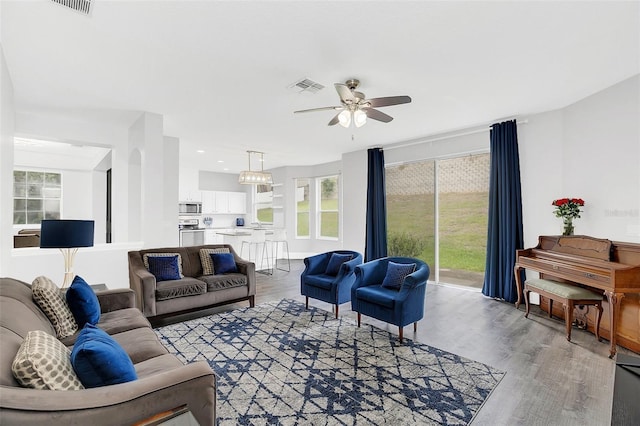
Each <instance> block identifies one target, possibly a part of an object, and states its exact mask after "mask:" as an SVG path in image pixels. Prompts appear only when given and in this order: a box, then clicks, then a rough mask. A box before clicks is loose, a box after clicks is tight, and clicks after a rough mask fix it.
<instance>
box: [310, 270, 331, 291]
mask: <svg viewBox="0 0 640 426" xmlns="http://www.w3.org/2000/svg"><path fill="white" fill-rule="evenodd" d="M335 279H336V277H333V276H331V275H325V274H320V275H307V276H306V277H305V278H304V283H305V284H306V285H312V286H314V287H320V288H324V289H327V290H329V289H331V287H332V286H333V282H334V281H335Z"/></svg>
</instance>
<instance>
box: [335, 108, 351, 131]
mask: <svg viewBox="0 0 640 426" xmlns="http://www.w3.org/2000/svg"><path fill="white" fill-rule="evenodd" d="M338 122H339V123H340V125H341V126H342V127H349V126H350V125H351V111H349V110H348V109H345V110H343V111H342V112H341V113H340V114H338Z"/></svg>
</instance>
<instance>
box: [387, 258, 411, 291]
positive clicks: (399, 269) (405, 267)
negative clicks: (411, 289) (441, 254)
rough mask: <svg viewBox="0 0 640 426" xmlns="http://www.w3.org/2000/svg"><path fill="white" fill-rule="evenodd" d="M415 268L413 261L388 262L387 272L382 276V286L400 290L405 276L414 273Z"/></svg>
mask: <svg viewBox="0 0 640 426" xmlns="http://www.w3.org/2000/svg"><path fill="white" fill-rule="evenodd" d="M415 270H416V264H415V263H396V262H389V263H388V264H387V273H386V275H385V276H384V280H382V287H384V288H390V289H395V290H400V287H402V283H403V282H404V279H405V277H406V276H407V275H410V274H412V273H414V272H415Z"/></svg>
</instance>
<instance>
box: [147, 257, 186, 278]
mask: <svg viewBox="0 0 640 426" xmlns="http://www.w3.org/2000/svg"><path fill="white" fill-rule="evenodd" d="M170 256H178V273H179V274H180V278H182V277H184V274H183V273H182V256H180V253H145V254H143V255H142V263H144V267H145V268H147V271H149V272H151V271H150V270H149V258H150V257H170Z"/></svg>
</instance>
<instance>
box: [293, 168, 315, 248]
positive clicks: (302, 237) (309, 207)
mask: <svg viewBox="0 0 640 426" xmlns="http://www.w3.org/2000/svg"><path fill="white" fill-rule="evenodd" d="M312 180H313V179H312V178H309V177H301V178H295V179H294V188H295V192H296V193H294V200H293V202H294V207H295V224H294V226H295V228H294V229H295V231H296V232H295V237H296V239H299V240H310V239H311V213H312V211H313V209H312V198H311V182H312ZM299 181H306V187H307V201H308V205H307V211H306V212H304V211H302V212H301V211H299V210H298V199H297V191H298V188H303V187H304V186H301V187H299V186H298V182H299ZM303 201H304V200H303ZM300 213H306V214H307V235H299V234H298V224H299V221H298V218H299V217H300V216H299V215H300Z"/></svg>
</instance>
